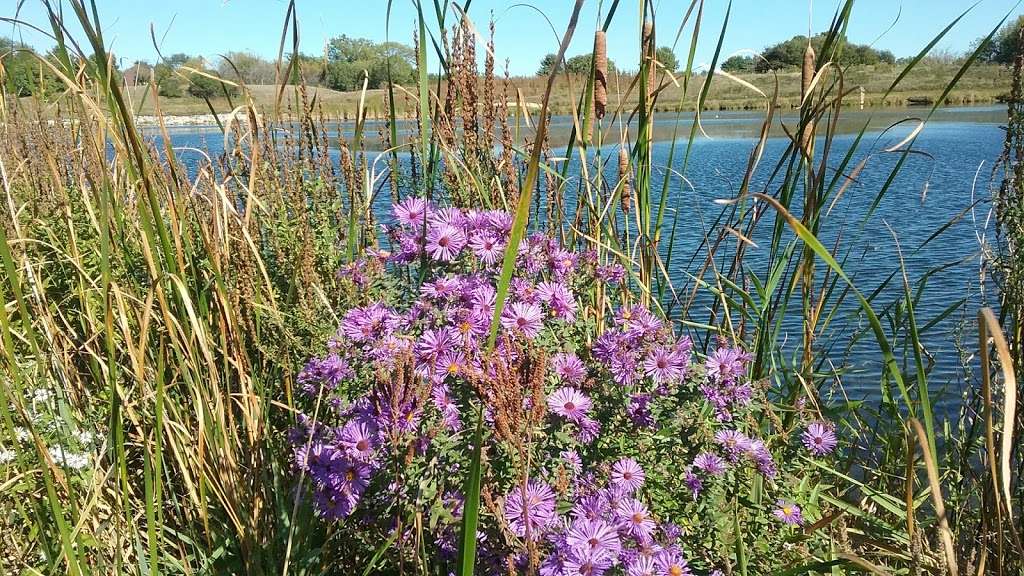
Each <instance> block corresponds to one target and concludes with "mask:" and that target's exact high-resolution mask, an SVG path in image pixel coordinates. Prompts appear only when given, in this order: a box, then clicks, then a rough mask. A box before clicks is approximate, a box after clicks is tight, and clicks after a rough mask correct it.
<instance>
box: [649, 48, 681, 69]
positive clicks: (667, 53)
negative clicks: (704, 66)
mask: <svg viewBox="0 0 1024 576" xmlns="http://www.w3.org/2000/svg"><path fill="white" fill-rule="evenodd" d="M654 58H655V59H657V60H658V62H660V63H661V65H662V66H664V67H665V69H666V70H668V71H669V72H675V71H676V70H678V69H679V59H677V58H676V54H675V52H673V51H672V49H671V48H669V47H668V46H662V47H661V48H658V49H657V50H656V51H655V52H654Z"/></svg>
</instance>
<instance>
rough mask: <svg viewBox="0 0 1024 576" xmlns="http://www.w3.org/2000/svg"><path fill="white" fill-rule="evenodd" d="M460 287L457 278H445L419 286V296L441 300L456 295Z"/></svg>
mask: <svg viewBox="0 0 1024 576" xmlns="http://www.w3.org/2000/svg"><path fill="white" fill-rule="evenodd" d="M461 285H462V283H461V282H460V281H459V279H458V278H457V277H455V276H446V277H443V278H438V279H437V280H434V281H433V282H424V283H423V285H422V286H420V294H422V295H423V296H426V297H427V298H430V299H432V300H443V299H446V298H451V297H453V296H455V295H456V294H458V292H459V288H460V287H461Z"/></svg>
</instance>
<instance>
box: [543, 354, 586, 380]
mask: <svg viewBox="0 0 1024 576" xmlns="http://www.w3.org/2000/svg"><path fill="white" fill-rule="evenodd" d="M551 368H552V369H553V370H554V371H555V374H556V375H557V376H558V377H559V378H561V379H562V380H563V381H565V382H568V383H569V384H580V383H582V382H583V379H584V378H586V376H587V368H586V366H584V365H583V361H582V360H580V359H579V358H578V357H577V356H576V355H575V354H571V353H567V352H559V353H558V354H555V355H554V356H552V357H551Z"/></svg>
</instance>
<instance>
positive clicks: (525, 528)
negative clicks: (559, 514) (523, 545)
mask: <svg viewBox="0 0 1024 576" xmlns="http://www.w3.org/2000/svg"><path fill="white" fill-rule="evenodd" d="M524 492H525V494H524ZM554 519H555V492H554V491H553V490H552V489H551V486H548V485H547V484H545V483H544V482H541V481H539V480H530V482H529V483H528V484H527V486H526V490H525V491H524V490H523V489H522V487H518V486H517V487H514V488H513V489H512V492H511V493H510V494H508V495H507V496H506V497H505V521H506V522H508V525H509V529H511V530H512V533H513V534H515V535H516V536H519V537H520V538H526V537H527V533H529V538H531V539H534V540H536V539H538V538H540V536H541V535H542V532H543V530H544V529H545V528H546V527H547V526H548V525H550V524H551V522H552V521H553V520H554Z"/></svg>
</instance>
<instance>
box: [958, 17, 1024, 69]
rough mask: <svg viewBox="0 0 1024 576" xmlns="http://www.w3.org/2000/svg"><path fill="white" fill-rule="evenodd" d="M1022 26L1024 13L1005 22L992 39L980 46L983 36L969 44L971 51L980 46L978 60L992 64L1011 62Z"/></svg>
mask: <svg viewBox="0 0 1024 576" xmlns="http://www.w3.org/2000/svg"><path fill="white" fill-rule="evenodd" d="M1022 26H1024V15H1022V16H1018V17H1017V19H1016V20H1014V21H1012V22H1009V23H1007V24H1005V25H1004V26H1003V27H1002V28H1000V29H999V32H996V35H995V36H993V37H992V41H991V42H988V43H987V44H985V45H984V46H982V42H984V41H985V38H984V37H982V38H978V39H977V40H975V41H974V43H973V44H972V45H971V52H974V50H977V49H978V47H979V46H980V47H981V52H980V53H979V54H978V58H979V60H981V61H982V62H989V63H993V64H1011V63H1013V57H1014V55H1015V54H1016V53H1017V39H1018V38H1019V37H1020V29H1021V27H1022Z"/></svg>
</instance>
